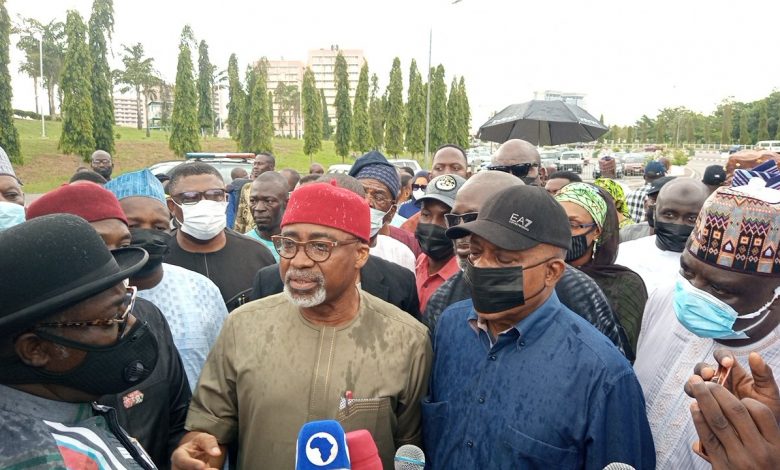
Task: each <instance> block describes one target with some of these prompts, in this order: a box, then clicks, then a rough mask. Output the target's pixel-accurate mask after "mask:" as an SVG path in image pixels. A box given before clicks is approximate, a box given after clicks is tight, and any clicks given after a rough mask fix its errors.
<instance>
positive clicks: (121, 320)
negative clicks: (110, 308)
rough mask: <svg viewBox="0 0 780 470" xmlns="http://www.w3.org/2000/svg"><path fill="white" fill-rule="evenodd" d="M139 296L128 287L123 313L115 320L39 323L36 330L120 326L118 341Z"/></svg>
mask: <svg viewBox="0 0 780 470" xmlns="http://www.w3.org/2000/svg"><path fill="white" fill-rule="evenodd" d="M137 295H138V289H137V288H136V287H135V286H127V287H126V291H125V298H124V299H123V300H122V307H121V308H122V310H121V313H119V314H117V316H115V317H114V318H100V319H98V320H87V321H63V322H49V323H38V324H37V325H35V327H36V328H85V327H89V326H112V325H119V330H118V332H117V340H118V339H119V338H121V337H122V335H123V334H124V333H125V328H126V327H127V316H128V315H130V313H131V312H132V311H133V307H135V299H136V297H137Z"/></svg>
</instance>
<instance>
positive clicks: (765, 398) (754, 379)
mask: <svg viewBox="0 0 780 470" xmlns="http://www.w3.org/2000/svg"><path fill="white" fill-rule="evenodd" d="M713 356H715V360H716V361H718V364H720V365H721V366H722V367H724V368H727V369H729V368H730V369H731V373H730V374H729V377H728V379H727V380H726V382H725V383H724V384H723V386H724V387H726V389H728V390H729V391H730V392H731V393H733V394H734V395H735V396H736V397H737V398H739V399H742V398H752V399H753V400H756V401H758V402H760V403H762V404H764V405H766V406H767V407H769V409H770V410H772V413H774V415H775V418H776V419H777V420H778V421H780V390H778V386H777V382H775V377H774V375H773V374H772V369H771V368H770V367H769V366H768V365H767V364H766V362H764V359H763V358H762V357H761V356H760V355H759V354H758V353H755V352H752V353H750V356H749V357H748V364H749V365H750V372H751V373H750V374H748V373H747V372H746V371H745V369H743V368H742V366H740V365H739V362H737V360H736V359H735V358H734V356H733V355H732V354H731V352H730V351H728V350H725V349H718V350H716V351H715V353H714V354H713ZM693 373H694V374H696V375H698V376H700V377H701V378H702V379H703V380H705V381H708V380H712V378H713V377H714V376H715V373H716V371H715V370H714V369H713V368H712V367H711V366H709V365H707V364H697V365H696V367H695V368H694V371H693ZM751 374H752V375H751ZM686 388H687V386H686ZM686 392H687V389H686ZM688 395H691V394H690V393H688ZM691 396H693V395H691Z"/></svg>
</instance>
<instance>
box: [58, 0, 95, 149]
mask: <svg viewBox="0 0 780 470" xmlns="http://www.w3.org/2000/svg"><path fill="white" fill-rule="evenodd" d="M65 34H66V35H67V37H68V50H67V52H66V53H65V67H64V69H63V71H62V86H61V90H62V94H63V100H62V134H60V142H59V148H60V150H62V151H63V152H65V153H72V154H76V155H81V157H82V158H83V159H84V161H88V160H89V157H90V155H92V152H94V151H95V136H94V133H93V128H92V122H93V119H94V114H93V111H92V82H91V81H90V71H91V70H92V61H91V60H90V56H89V48H88V47H87V42H86V40H87V38H86V35H87V28H86V26H85V25H84V20H82V19H81V15H79V14H78V12H76V11H74V10H70V11H68V16H67V21H66V23H65Z"/></svg>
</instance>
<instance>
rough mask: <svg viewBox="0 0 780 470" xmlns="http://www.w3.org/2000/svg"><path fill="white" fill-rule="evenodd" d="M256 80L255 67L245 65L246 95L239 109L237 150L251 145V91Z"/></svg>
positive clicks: (245, 148) (247, 148) (245, 149)
mask: <svg viewBox="0 0 780 470" xmlns="http://www.w3.org/2000/svg"><path fill="white" fill-rule="evenodd" d="M256 82H257V73H256V71H255V68H254V67H252V66H247V68H246V96H245V98H244V102H243V108H242V109H241V120H240V125H239V128H238V130H239V132H238V142H239V144H238V145H239V148H238V149H239V150H240V151H242V152H248V151H249V149H250V148H251V147H252V93H253V91H254V88H255V83H256Z"/></svg>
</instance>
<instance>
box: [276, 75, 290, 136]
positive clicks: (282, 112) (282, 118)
mask: <svg viewBox="0 0 780 470" xmlns="http://www.w3.org/2000/svg"><path fill="white" fill-rule="evenodd" d="M273 102H275V103H276V109H277V123H278V124H279V130H280V131H281V133H282V135H283V136H284V128H285V127H287V128H288V130H289V125H288V122H287V106H289V100H288V99H287V85H285V83H284V82H278V83H277V84H276V90H275V91H274V101H273Z"/></svg>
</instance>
